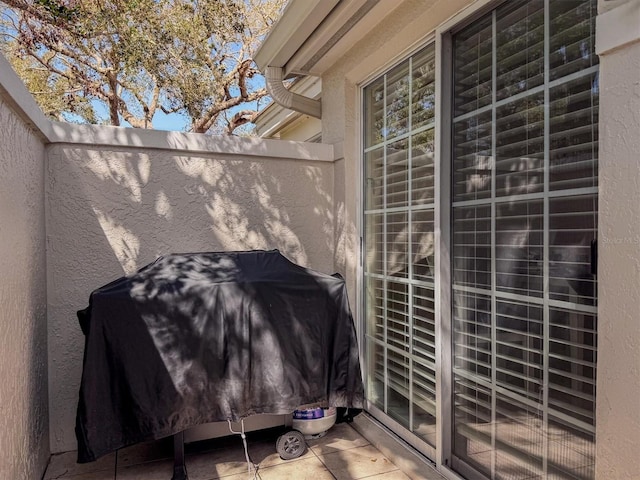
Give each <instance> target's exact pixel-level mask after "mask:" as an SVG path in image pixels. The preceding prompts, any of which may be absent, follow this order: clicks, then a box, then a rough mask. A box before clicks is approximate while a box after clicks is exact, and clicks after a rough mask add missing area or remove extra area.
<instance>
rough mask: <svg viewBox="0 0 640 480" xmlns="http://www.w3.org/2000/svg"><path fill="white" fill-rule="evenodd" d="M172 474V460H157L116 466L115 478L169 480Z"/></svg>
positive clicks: (124, 479) (122, 479)
mask: <svg viewBox="0 0 640 480" xmlns="http://www.w3.org/2000/svg"><path fill="white" fill-rule="evenodd" d="M187 471H188V470H187ZM172 475H173V460H159V461H156V462H147V463H138V464H137V465H131V466H128V467H120V466H118V471H117V473H116V480H170V479H171V476H172Z"/></svg>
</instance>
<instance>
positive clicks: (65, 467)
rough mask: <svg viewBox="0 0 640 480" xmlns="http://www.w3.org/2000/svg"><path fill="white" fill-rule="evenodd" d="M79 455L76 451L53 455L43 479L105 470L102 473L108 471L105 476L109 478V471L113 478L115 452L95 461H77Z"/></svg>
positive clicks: (49, 479) (47, 479) (50, 479)
mask: <svg viewBox="0 0 640 480" xmlns="http://www.w3.org/2000/svg"><path fill="white" fill-rule="evenodd" d="M77 457H78V454H77V452H75V451H73V452H65V453H59V454H55V455H52V456H51V459H50V460H49V466H48V467H47V471H46V472H45V474H44V479H43V480H52V479H58V478H62V477H68V476H71V475H81V474H89V473H93V472H103V473H101V474H104V472H107V477H105V478H108V474H109V473H110V474H111V478H113V473H114V472H115V465H116V455H115V453H113V454H109V455H105V456H104V457H102V458H99V459H98V460H96V461H95V462H90V463H76V459H77ZM96 478H97V477H96ZM79 480H80V479H79Z"/></svg>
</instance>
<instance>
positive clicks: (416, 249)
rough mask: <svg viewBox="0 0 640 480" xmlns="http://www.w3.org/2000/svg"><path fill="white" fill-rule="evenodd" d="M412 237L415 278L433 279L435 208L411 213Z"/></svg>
mask: <svg viewBox="0 0 640 480" xmlns="http://www.w3.org/2000/svg"><path fill="white" fill-rule="evenodd" d="M411 237H412V245H411V252H412V256H413V279H415V280H422V281H433V272H434V270H433V269H434V268H435V261H434V256H433V255H434V249H435V243H434V235H433V210H431V209H428V210H416V211H414V212H413V213H412V214H411Z"/></svg>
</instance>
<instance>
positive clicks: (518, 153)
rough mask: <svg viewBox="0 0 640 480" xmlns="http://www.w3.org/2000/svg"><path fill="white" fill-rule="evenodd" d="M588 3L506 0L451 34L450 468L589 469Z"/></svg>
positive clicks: (594, 93) (592, 140) (594, 87)
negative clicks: (451, 392)
mask: <svg viewBox="0 0 640 480" xmlns="http://www.w3.org/2000/svg"><path fill="white" fill-rule="evenodd" d="M594 20H595V2H588V1H553V0H551V1H548V2H544V1H542V0H532V1H527V2H521V1H513V2H506V3H505V4H503V5H502V6H500V7H498V8H497V9H496V10H494V11H493V12H491V13H490V14H488V15H486V16H484V17H483V18H481V19H478V20H476V21H475V22H473V23H472V24H471V25H469V26H468V27H466V28H464V29H462V30H460V31H459V32H457V33H455V34H454V35H453V36H452V43H453V92H454V93H453V108H452V110H453V114H452V116H453V121H452V132H453V133H452V135H453V141H452V144H453V152H452V203H451V211H452V213H451V216H452V219H453V221H452V226H451V228H452V283H453V285H452V303H453V305H452V331H453V360H452V363H453V371H452V379H451V380H452V383H453V392H454V394H453V418H452V428H453V445H452V453H453V458H454V460H455V462H454V467H457V468H458V469H459V470H461V471H471V470H475V471H480V472H482V473H483V474H484V475H486V476H487V477H490V478H510V479H525V478H526V479H529V478H579V479H588V478H593V469H594V457H595V418H594V412H595V366H596V363H595V362H596V355H595V354H596V311H597V309H596V282H595V276H594V275H593V273H594V272H593V271H592V248H594V245H593V242H595V239H596V229H597V211H598V206H597V178H598V177H597V125H598V66H597V57H596V56H595V54H594Z"/></svg>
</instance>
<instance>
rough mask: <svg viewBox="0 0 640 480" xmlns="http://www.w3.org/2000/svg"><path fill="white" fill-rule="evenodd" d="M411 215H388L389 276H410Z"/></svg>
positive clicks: (399, 213)
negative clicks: (409, 221) (409, 222)
mask: <svg viewBox="0 0 640 480" xmlns="http://www.w3.org/2000/svg"><path fill="white" fill-rule="evenodd" d="M408 220H409V214H408V213H407V212H395V213H388V214H387V272H386V273H387V275H389V276H392V277H402V278H407V277H408V275H409V263H408V261H409V251H408V250H409V224H408Z"/></svg>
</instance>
